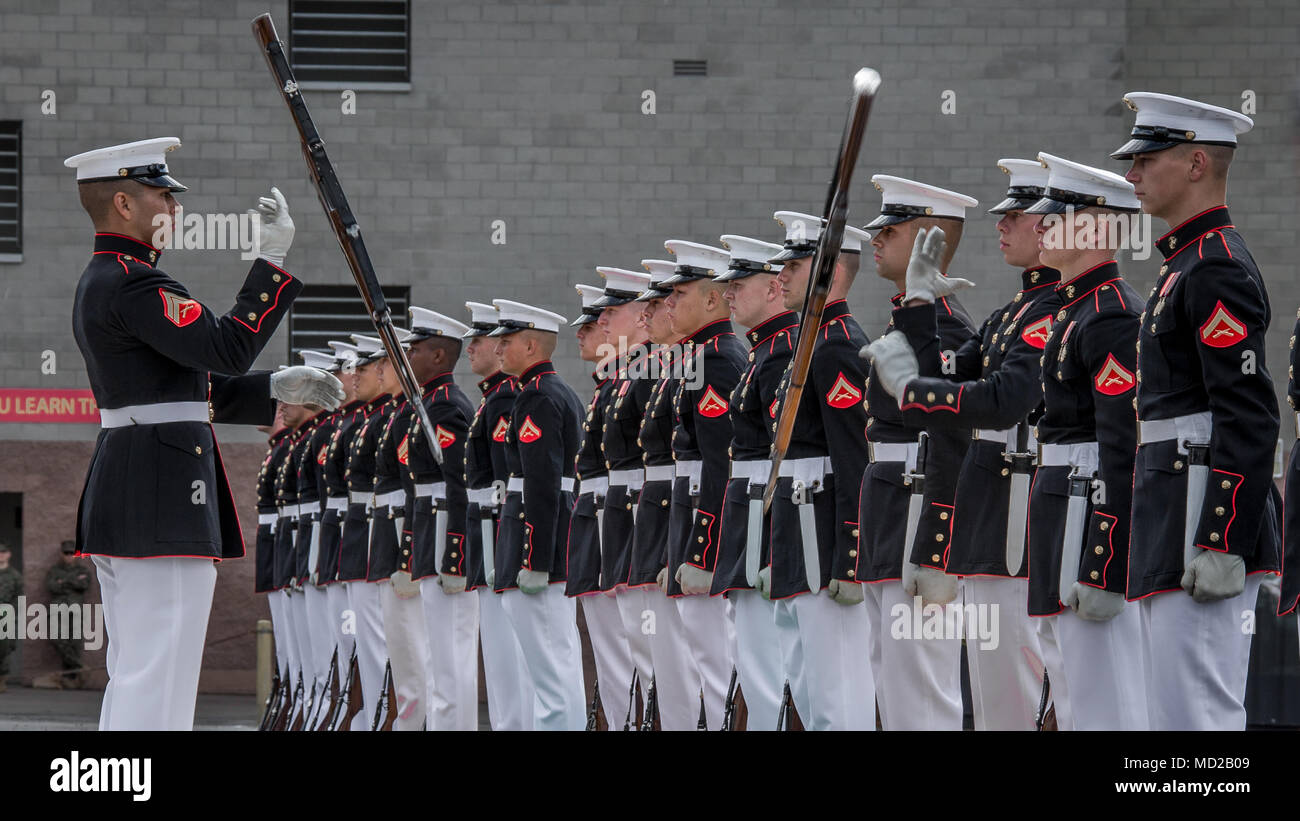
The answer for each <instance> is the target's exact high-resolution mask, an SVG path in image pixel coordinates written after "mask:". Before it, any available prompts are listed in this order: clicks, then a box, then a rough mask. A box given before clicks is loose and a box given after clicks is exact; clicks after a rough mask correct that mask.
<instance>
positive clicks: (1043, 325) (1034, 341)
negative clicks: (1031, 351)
mask: <svg viewBox="0 0 1300 821" xmlns="http://www.w3.org/2000/svg"><path fill="white" fill-rule="evenodd" d="M1051 335H1052V318H1051V317H1050V316H1045V317H1043V318H1042V319H1040V320H1038V321H1037V322H1031V323H1029V324H1028V325H1026V326H1025V327H1024V328H1022V329H1021V331H1020V338H1021V339H1023V340H1025V342H1028V343H1029V344H1030V345H1032V346H1034V347H1035V348H1037V349H1038V350H1040V351H1041V350H1042V349H1043V348H1045V347H1047V338H1048V337H1049V336H1051Z"/></svg>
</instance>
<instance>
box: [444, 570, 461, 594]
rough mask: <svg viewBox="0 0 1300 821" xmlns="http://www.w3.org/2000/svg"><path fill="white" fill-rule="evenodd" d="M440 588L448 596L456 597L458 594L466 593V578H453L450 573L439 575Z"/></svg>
mask: <svg viewBox="0 0 1300 821" xmlns="http://www.w3.org/2000/svg"><path fill="white" fill-rule="evenodd" d="M438 587H440V588H442V592H443V593H446V594H447V595H448V596H454V595H455V594H457V593H464V592H465V577H464V576H453V575H451V574H448V573H439V574H438Z"/></svg>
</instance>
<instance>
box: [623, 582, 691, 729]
mask: <svg viewBox="0 0 1300 821" xmlns="http://www.w3.org/2000/svg"><path fill="white" fill-rule="evenodd" d="M638 589H639V590H643V591H645V593H646V598H645V603H646V610H647V611H648V614H649V615H648V616H647V618H646V619H645V623H646V624H647V629H649V631H650V658H651V662H652V664H653V665H654V683H655V701H656V703H657V704H658V705H659V708H658V709H659V726H660V727H661V728H662V729H663V730H664V731H665V732H667V731H676V730H694V729H696V727H697V726H698V724H699V721H700V676H699V673H698V672H697V671H696V669H695V661H694V659H692V658H691V653H690V648H689V647H688V646H687V644H686V636H685V632H686V630H685V628H684V627H683V626H682V617H681V615H680V613H679V612H678V610H677V605H676V604H674V603H673V600H672V599H670V598H668V597H667V596H665V595H664V594H663V593H662V592H661V591H660V589H659V588H658V587H642V588H638Z"/></svg>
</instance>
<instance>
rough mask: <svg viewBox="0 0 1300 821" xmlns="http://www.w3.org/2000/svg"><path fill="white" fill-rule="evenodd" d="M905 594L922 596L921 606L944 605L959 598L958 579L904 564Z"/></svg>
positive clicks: (912, 564)
mask: <svg viewBox="0 0 1300 821" xmlns="http://www.w3.org/2000/svg"><path fill="white" fill-rule="evenodd" d="M903 592H904V593H906V594H907V595H909V596H920V597H921V606H922V607H924V606H926V605H929V604H938V605H944V604H947V603H948V602H950V601H952V600H953V599H955V598H957V577H956V576H949V575H948V574H947V573H945V572H943V571H942V570H936V569H934V568H933V567H926V566H925V565H922V564H916V563H914V562H903Z"/></svg>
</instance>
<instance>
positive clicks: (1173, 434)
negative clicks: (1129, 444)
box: [1138, 411, 1214, 453]
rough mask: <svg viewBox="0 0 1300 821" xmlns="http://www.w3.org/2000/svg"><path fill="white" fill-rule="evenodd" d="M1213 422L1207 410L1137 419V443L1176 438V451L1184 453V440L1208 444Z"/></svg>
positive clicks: (1147, 443)
mask: <svg viewBox="0 0 1300 821" xmlns="http://www.w3.org/2000/svg"><path fill="white" fill-rule="evenodd" d="M1213 429H1214V424H1213V421H1212V417H1211V416H1210V412H1209V411H1202V412H1200V413H1193V414H1189V415H1187V416H1175V417H1174V418H1173V419H1152V420H1150V421H1142V420H1138V444H1139V445H1149V444H1151V443H1152V442H1166V441H1168V440H1170V439H1177V440H1178V451H1179V452H1180V453H1186V452H1187V451H1186V450H1184V449H1183V443H1184V442H1193V443H1195V444H1198V445H1203V444H1208V443H1209V441H1210V433H1211V432H1212V431H1213Z"/></svg>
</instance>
